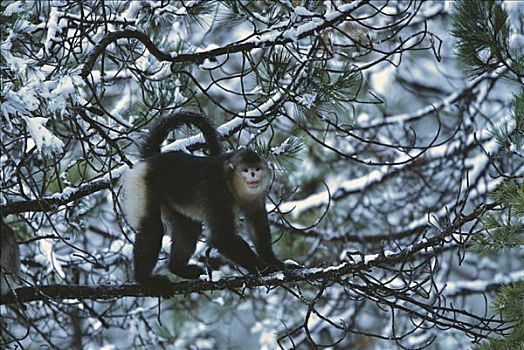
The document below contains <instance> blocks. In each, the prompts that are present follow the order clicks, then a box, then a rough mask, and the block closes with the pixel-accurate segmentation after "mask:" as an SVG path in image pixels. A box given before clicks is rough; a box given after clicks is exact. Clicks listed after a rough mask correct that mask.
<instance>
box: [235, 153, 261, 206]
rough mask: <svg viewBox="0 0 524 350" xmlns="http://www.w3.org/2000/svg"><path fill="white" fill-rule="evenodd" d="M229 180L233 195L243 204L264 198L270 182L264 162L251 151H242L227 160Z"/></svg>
mask: <svg viewBox="0 0 524 350" xmlns="http://www.w3.org/2000/svg"><path fill="white" fill-rule="evenodd" d="M228 169H229V175H230V177H229V180H230V184H231V186H232V188H233V191H234V193H235V194H236V195H237V196H238V197H239V199H241V200H242V201H245V202H251V201H253V200H258V199H260V198H261V197H262V198H264V197H265V195H266V193H267V190H268V189H269V184H270V181H271V173H270V170H269V166H268V165H267V163H266V161H265V160H264V159H262V158H261V157H260V156H259V155H258V154H256V153H255V152H253V151H251V150H242V151H239V152H238V153H236V154H235V155H234V156H232V157H231V158H230V159H229V162H228Z"/></svg>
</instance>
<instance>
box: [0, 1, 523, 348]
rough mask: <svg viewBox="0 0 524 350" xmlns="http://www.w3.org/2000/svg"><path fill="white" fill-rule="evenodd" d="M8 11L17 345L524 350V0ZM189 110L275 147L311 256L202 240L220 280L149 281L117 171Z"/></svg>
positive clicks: (301, 239)
mask: <svg viewBox="0 0 524 350" xmlns="http://www.w3.org/2000/svg"><path fill="white" fill-rule="evenodd" d="M0 8H1V11H2V13H1V15H0V16H1V17H0V20H1V24H0V33H1V36H2V43H1V61H0V63H1V75H2V86H1V89H2V93H1V97H0V101H1V106H0V109H1V125H0V132H1V198H0V200H1V202H0V204H1V206H0V210H1V214H2V216H4V217H5V222H6V223H7V224H8V225H9V227H11V228H12V229H13V230H14V231H15V233H16V238H17V240H18V242H19V249H20V259H21V273H20V274H19V276H18V277H17V279H16V281H15V282H16V283H11V285H10V287H12V288H13V289H14V292H13V291H11V292H9V293H7V294H6V295H3V296H2V299H1V303H0V304H1V305H0V311H1V339H0V342H1V344H2V345H0V346H1V347H2V348H7V349H20V348H24V349H26V348H27V349H33V348H56V349H64V348H73V349H127V348H141V349H142V348H149V349H268V350H271V349H277V348H282V349H295V348H296V349H317V348H328V349H400V348H402V349H470V348H472V347H474V348H476V349H477V350H480V349H508V350H509V349H524V347H523V345H522V344H524V314H523V310H524V282H523V281H524V263H523V261H524V249H523V246H524V184H523V181H522V176H523V174H524V161H523V159H524V90H523V85H522V84H523V78H524V58H523V51H524V20H523V17H524V3H523V2H519V1H504V2H501V1H458V2H444V1H425V2H422V1H366V0H355V1H342V0H341V1H336V0H326V1H305V0H279V1H263V0H260V1H242V0H224V1H199V0H184V1H169V0H162V1H145V0H142V1H138V0H137V1H109V0H90V1H83V2H77V1H54V0H52V1H51V0H50V1H29V0H28V1H2V3H1V5H0ZM178 110H187V111H194V112H200V113H203V114H205V115H206V116H208V117H209V118H210V119H211V120H212V121H213V123H214V124H215V125H217V126H218V130H219V132H220V134H221V135H222V137H223V143H224V145H225V146H226V148H228V149H229V150H234V149H238V148H239V147H242V146H247V145H249V146H251V147H253V148H255V149H257V151H258V152H259V153H261V154H262V155H264V157H265V158H266V159H268V161H269V162H270V164H271V166H272V168H273V169H274V181H273V184H272V187H271V191H270V194H269V196H268V200H267V207H268V210H270V217H269V219H270V222H271V230H272V235H273V239H274V243H273V247H274V249H275V251H276V254H277V256H279V257H280V258H282V259H291V260H294V261H295V262H297V263H299V264H301V265H303V266H304V267H303V268H301V269H298V270H296V271H292V272H286V273H275V274H272V275H269V276H264V277H261V276H255V275H246V274H245V271H241V270H239V269H237V268H236V267H235V266H233V265H232V264H231V263H230V262H228V261H225V260H223V259H222V258H220V256H219V255H218V254H217V253H216V252H215V251H213V250H211V251H209V250H208V247H207V245H206V244H205V239H203V240H202V242H200V243H199V247H198V250H197V256H196V259H197V260H199V261H200V262H201V263H202V264H207V265H208V266H210V270H211V268H212V269H213V271H212V273H211V272H210V274H209V276H207V277H206V278H204V279H203V280H200V281H184V280H181V279H177V278H175V277H173V282H174V284H173V288H172V290H169V291H166V290H157V291H155V290H152V291H151V290H145V289H143V288H141V287H140V286H138V285H136V284H134V282H133V281H132V248H133V240H134V233H133V231H132V230H131V228H130V227H129V225H128V223H127V222H126V220H125V218H124V216H123V214H122V209H121V206H120V201H119V198H120V195H121V194H120V186H119V183H118V180H119V178H120V176H121V175H122V174H124V173H125V170H126V169H127V168H128V167H129V166H132V164H134V163H136V162H137V161H138V151H137V144H138V142H139V141H140V139H141V138H142V137H143V132H144V131H145V130H147V128H148V125H149V123H151V122H152V121H154V120H155V119H156V118H159V117H161V116H165V115H169V114H170V113H173V112H174V111H178ZM175 139H176V140H177V141H176V142H174V140H175ZM168 141H169V142H167V143H166V145H165V150H184V151H187V152H192V153H194V154H197V155H198V154H202V146H203V144H202V139H201V138H200V136H198V135H197V133H196V132H195V131H194V130H192V129H189V128H186V129H182V130H179V131H177V132H176V133H174V134H173V135H171V136H170V139H169V140H168ZM181 171H183V169H181ZM240 226H241V228H242V225H240ZM4 242H5V241H2V244H4ZM169 242H170V240H169V238H168V237H167V236H166V237H165V240H164V249H163V251H162V253H161V255H162V256H161V259H160V262H159V264H158V265H157V268H158V269H159V271H160V272H162V273H166V274H167V271H166V268H165V266H164V265H165V262H166V257H167V254H168V247H169ZM15 288H16V289H15Z"/></svg>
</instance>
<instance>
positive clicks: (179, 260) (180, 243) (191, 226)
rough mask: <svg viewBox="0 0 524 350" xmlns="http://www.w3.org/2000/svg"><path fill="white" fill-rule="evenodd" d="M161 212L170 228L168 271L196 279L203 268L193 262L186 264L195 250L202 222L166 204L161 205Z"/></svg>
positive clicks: (202, 271)
mask: <svg viewBox="0 0 524 350" xmlns="http://www.w3.org/2000/svg"><path fill="white" fill-rule="evenodd" d="M162 214H163V216H164V220H165V221H166V222H167V223H168V224H169V226H170V230H171V255H170V257H169V271H171V272H172V273H174V274H175V275H177V276H180V277H182V278H187V279H198V278H199V277H200V275H203V274H204V273H205V271H204V269H203V268H202V267H200V266H198V265H195V264H188V261H189V259H190V258H191V256H192V255H193V253H194V252H195V249H196V244H197V242H198V238H199V237H200V234H201V232H202V224H201V223H200V222H197V221H194V220H191V219H189V218H187V217H185V216H183V215H182V214H179V213H177V212H176V211H174V210H172V209H170V208H167V207H166V206H164V207H162Z"/></svg>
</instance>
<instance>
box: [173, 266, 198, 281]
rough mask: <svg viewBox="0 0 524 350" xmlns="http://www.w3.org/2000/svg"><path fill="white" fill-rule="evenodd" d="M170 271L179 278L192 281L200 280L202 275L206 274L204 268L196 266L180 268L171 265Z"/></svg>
mask: <svg viewBox="0 0 524 350" xmlns="http://www.w3.org/2000/svg"><path fill="white" fill-rule="evenodd" d="M169 271H171V272H173V273H174V274H175V275H177V276H180V277H182V278H186V279H191V280H196V279H199V278H200V276H201V275H204V274H205V273H206V271H205V270H204V269H203V268H201V267H200V266H198V265H195V264H187V265H178V266H171V265H170V266H169Z"/></svg>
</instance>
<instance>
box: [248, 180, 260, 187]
mask: <svg viewBox="0 0 524 350" xmlns="http://www.w3.org/2000/svg"><path fill="white" fill-rule="evenodd" d="M246 186H247V187H248V188H257V187H258V186H260V181H246Z"/></svg>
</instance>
